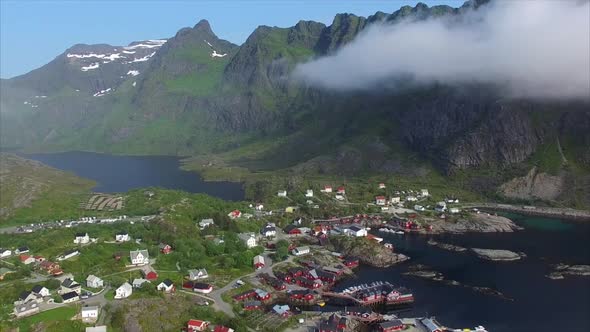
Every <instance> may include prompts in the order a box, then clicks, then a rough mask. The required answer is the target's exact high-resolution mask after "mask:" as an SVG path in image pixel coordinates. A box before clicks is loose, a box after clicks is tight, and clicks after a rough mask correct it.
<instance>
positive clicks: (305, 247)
mask: <svg viewBox="0 0 590 332" xmlns="http://www.w3.org/2000/svg"><path fill="white" fill-rule="evenodd" d="M295 250H297V251H309V250H310V249H309V247H308V246H304V247H297V248H295Z"/></svg>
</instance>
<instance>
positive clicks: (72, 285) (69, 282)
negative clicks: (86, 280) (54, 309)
mask: <svg viewBox="0 0 590 332" xmlns="http://www.w3.org/2000/svg"><path fill="white" fill-rule="evenodd" d="M81 290H82V285H80V284H79V283H78V282H77V281H76V280H74V279H70V278H66V279H64V281H62V282H61V285H60V287H59V291H58V293H59V294H67V293H70V292H76V293H78V294H80V291H81Z"/></svg>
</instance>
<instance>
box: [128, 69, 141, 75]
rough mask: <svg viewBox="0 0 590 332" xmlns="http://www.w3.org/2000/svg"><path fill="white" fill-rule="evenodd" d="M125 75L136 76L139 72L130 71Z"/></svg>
mask: <svg viewBox="0 0 590 332" xmlns="http://www.w3.org/2000/svg"><path fill="white" fill-rule="evenodd" d="M127 75H132V76H137V75H139V70H130V71H128V72H127Z"/></svg>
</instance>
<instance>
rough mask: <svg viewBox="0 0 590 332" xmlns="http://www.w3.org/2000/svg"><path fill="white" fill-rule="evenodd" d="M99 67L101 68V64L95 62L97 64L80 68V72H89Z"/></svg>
mask: <svg viewBox="0 0 590 332" xmlns="http://www.w3.org/2000/svg"><path fill="white" fill-rule="evenodd" d="M98 67H100V64H99V63H98V62H95V63H93V64H91V65H90V66H84V67H82V68H80V70H82V71H89V70H92V69H96V68H98Z"/></svg>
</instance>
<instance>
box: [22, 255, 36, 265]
mask: <svg viewBox="0 0 590 332" xmlns="http://www.w3.org/2000/svg"><path fill="white" fill-rule="evenodd" d="M18 258H19V259H20V262H21V263H23V264H25V265H29V264H32V263H35V257H33V256H29V255H25V254H21V255H20V256H19V257H18Z"/></svg>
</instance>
